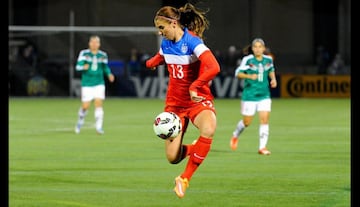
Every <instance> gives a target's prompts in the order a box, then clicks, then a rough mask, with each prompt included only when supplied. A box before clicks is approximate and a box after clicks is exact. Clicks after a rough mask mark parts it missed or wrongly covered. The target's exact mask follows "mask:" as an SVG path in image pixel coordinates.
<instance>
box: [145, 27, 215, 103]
mask: <svg viewBox="0 0 360 207" xmlns="http://www.w3.org/2000/svg"><path fill="white" fill-rule="evenodd" d="M163 63H166V65H167V70H168V72H169V82H168V89H167V94H166V105H169V106H180V107H189V106H191V105H192V104H194V102H192V101H191V99H190V94H189V90H192V91H197V94H198V96H203V97H205V98H206V99H207V100H212V99H213V98H214V97H213V95H212V93H211V90H210V83H211V80H212V79H213V78H214V77H215V76H216V75H217V74H218V73H219V71H220V66H219V64H218V63H217V61H216V58H215V57H214V55H213V54H212V53H211V51H210V50H209V48H208V47H207V46H205V44H204V43H203V41H202V40H201V39H200V38H199V37H198V36H196V35H194V34H193V33H191V32H189V31H188V30H187V29H185V32H184V35H183V37H182V38H181V39H180V40H179V41H177V42H173V41H170V40H166V39H163V41H162V44H161V47H160V51H159V52H158V53H157V54H156V55H155V56H154V57H153V58H151V59H149V60H148V61H147V62H146V66H147V67H149V68H151V67H155V66H157V65H159V64H163Z"/></svg>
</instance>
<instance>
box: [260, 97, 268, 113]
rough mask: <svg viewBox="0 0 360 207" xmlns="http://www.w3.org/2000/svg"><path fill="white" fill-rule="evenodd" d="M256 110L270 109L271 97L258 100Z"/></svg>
mask: <svg viewBox="0 0 360 207" xmlns="http://www.w3.org/2000/svg"><path fill="white" fill-rule="evenodd" d="M257 111H267V112H270V111H271V99H264V100H261V101H259V102H258V106H257Z"/></svg>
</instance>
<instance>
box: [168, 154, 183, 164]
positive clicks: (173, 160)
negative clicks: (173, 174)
mask: <svg viewBox="0 0 360 207" xmlns="http://www.w3.org/2000/svg"><path fill="white" fill-rule="evenodd" d="M167 160H168V161H169V163H170V164H178V163H179V162H180V161H181V158H180V157H179V156H169V155H168V156H167Z"/></svg>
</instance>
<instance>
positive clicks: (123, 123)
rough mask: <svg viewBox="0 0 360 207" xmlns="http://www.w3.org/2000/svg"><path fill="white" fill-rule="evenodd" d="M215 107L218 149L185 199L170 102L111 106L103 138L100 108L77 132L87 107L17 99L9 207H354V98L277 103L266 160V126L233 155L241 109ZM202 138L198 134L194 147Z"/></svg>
mask: <svg viewBox="0 0 360 207" xmlns="http://www.w3.org/2000/svg"><path fill="white" fill-rule="evenodd" d="M215 105H216V109H217V117H218V128H217V131H216V135H215V137H214V141H213V145H212V149H211V151H210V153H209V154H208V157H207V159H206V160H205V161H204V162H203V164H202V165H201V166H200V167H199V168H198V170H197V172H196V173H195V174H194V176H193V178H192V180H191V182H190V187H189V188H188V190H187V192H186V195H185V197H184V198H183V199H179V198H177V197H176V195H175V194H174V193H173V191H172V189H173V187H174V178H175V177H176V176H177V175H179V174H180V173H181V172H182V171H183V169H184V167H185V165H186V162H187V159H186V160H184V161H183V162H182V163H180V164H178V165H171V164H169V163H168V162H167V160H166V158H165V153H164V143H163V142H164V141H163V140H161V139H160V138H158V137H156V136H155V134H154V133H153V131H152V130H153V129H152V122H153V119H154V117H155V116H156V115H157V114H158V113H159V112H161V111H162V108H163V100H159V99H121V98H119V99H118V98H108V99H107V100H106V101H105V103H104V110H105V119H104V130H105V134H104V135H97V134H96V133H95V129H94V115H93V114H94V113H93V106H92V107H91V108H90V111H89V113H88V115H87V117H86V122H85V125H84V127H83V128H82V131H81V133H80V134H75V133H74V127H75V123H76V119H77V111H78V108H79V106H80V102H79V99H61V98H59V99H57V98H55V99H42V98H34V99H27V98H9V206H11V207H20V206H21V207H22V206H26V207H49V206H51V207H60V206H61V207H64V206H65V207H118V206H126V207H134V206H154V207H161V206H166V207H167V206H173V207H176V206H179V207H180V206H181V207H187V206H191V207H193V206H214V207H219V206H226V207H232V206H236V207H260V206H261V207H289V206H291V207H304V206H306V207H330V206H331V207H347V206H350V203H351V202H350V200H351V199H350V195H351V184H350V170H351V169H350V99H274V100H273V106H272V109H273V111H272V113H271V118H270V138H269V142H268V148H269V149H270V150H271V152H272V154H271V155H270V156H262V155H259V154H257V148H258V143H259V139H258V126H259V125H258V118H257V117H256V118H255V119H254V120H253V123H252V125H250V126H249V127H248V128H247V129H246V130H245V131H244V133H243V134H242V135H241V138H240V141H239V146H238V149H237V151H231V150H230V147H229V141H230V137H231V135H232V131H233V130H234V127H235V126H236V124H237V122H238V120H239V119H240V118H241V116H240V113H239V107H240V100H238V99H219V100H216V101H215ZM197 136H198V132H197V130H196V129H195V128H194V127H193V126H192V125H189V128H188V132H187V134H186V135H185V139H184V143H191V142H192V141H193V140H194V139H196V138H197Z"/></svg>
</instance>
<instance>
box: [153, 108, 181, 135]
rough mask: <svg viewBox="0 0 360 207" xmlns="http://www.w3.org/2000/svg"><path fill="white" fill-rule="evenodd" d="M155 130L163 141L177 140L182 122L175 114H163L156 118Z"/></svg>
mask: <svg viewBox="0 0 360 207" xmlns="http://www.w3.org/2000/svg"><path fill="white" fill-rule="evenodd" d="M153 129H154V132H155V134H156V135H157V136H158V137H160V138H161V139H169V138H175V137H176V136H178V135H179V133H180V131H181V120H180V117H179V116H178V115H176V114H175V113H173V112H161V113H160V114H158V115H157V116H156V117H155V120H154V124H153Z"/></svg>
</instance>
